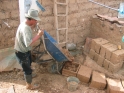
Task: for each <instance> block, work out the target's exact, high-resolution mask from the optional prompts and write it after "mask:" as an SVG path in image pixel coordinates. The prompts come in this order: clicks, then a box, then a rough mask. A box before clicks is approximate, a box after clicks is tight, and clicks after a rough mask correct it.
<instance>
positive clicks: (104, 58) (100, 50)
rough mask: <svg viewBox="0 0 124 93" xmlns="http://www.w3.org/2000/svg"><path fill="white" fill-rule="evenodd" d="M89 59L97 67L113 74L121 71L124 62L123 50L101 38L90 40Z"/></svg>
mask: <svg viewBox="0 0 124 93" xmlns="http://www.w3.org/2000/svg"><path fill="white" fill-rule="evenodd" d="M89 57H90V58H91V59H93V60H94V61H95V62H96V63H97V64H98V65H100V66H102V67H104V68H105V69H107V70H108V71H110V72H112V73H114V72H117V71H119V70H120V69H121V67H122V65H123V61H124V49H120V50H119V49H118V47H117V45H114V44H112V43H110V42H109V41H108V40H106V39H103V38H96V39H92V43H91V49H90V52H89Z"/></svg>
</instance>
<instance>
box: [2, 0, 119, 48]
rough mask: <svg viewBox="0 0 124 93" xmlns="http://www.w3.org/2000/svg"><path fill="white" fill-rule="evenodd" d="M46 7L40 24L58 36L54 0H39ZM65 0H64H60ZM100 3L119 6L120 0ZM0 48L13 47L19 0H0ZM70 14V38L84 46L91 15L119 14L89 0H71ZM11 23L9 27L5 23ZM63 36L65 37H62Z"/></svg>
mask: <svg viewBox="0 0 124 93" xmlns="http://www.w3.org/2000/svg"><path fill="white" fill-rule="evenodd" d="M38 1H39V2H40V3H41V4H42V5H43V6H44V7H45V9H46V11H45V12H41V13H40V17H41V22H40V25H41V26H42V27H43V28H44V29H46V30H47V31H48V32H49V33H50V35H52V36H53V37H54V38H56V31H55V25H54V22H55V18H54V9H53V8H54V2H53V0H38ZM59 1H61V2H63V1H64V0H59ZM97 1H98V2H100V3H103V4H106V5H109V6H112V7H114V8H118V7H119V3H120V1H118V0H97ZM0 6H1V7H0V43H1V44H0V48H5V47H11V46H13V45H14V37H15V33H16V30H17V27H18V25H19V4H18V0H0ZM68 7H69V15H68V24H69V32H68V40H69V41H70V42H74V43H76V44H78V45H79V46H82V44H83V43H84V41H85V39H86V37H87V36H88V35H89V33H90V26H91V21H90V20H91V16H92V15H94V14H96V13H99V14H108V15H110V16H117V11H114V10H110V9H108V8H105V7H102V6H99V5H96V4H93V3H91V2H89V1H88V0H69V6H68ZM60 12H62V13H63V12H64V7H61V8H60ZM60 20H61V21H60V26H63V25H64V20H63V19H60ZM3 21H4V22H7V23H8V24H9V25H10V28H8V27H7V26H6V25H5V24H4V23H3ZM61 38H63V37H61Z"/></svg>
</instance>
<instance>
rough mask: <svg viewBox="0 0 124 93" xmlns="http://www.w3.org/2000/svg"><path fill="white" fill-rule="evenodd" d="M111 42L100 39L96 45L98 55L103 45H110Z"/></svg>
mask: <svg viewBox="0 0 124 93" xmlns="http://www.w3.org/2000/svg"><path fill="white" fill-rule="evenodd" d="M108 42H109V41H107V40H106V39H103V38H99V40H98V41H96V45H95V52H96V53H98V54H99V53H100V49H101V45H103V44H106V43H108Z"/></svg>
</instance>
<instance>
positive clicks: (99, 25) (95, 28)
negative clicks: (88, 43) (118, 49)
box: [90, 18, 124, 48]
mask: <svg viewBox="0 0 124 93" xmlns="http://www.w3.org/2000/svg"><path fill="white" fill-rule="evenodd" d="M91 22H92V25H91V32H90V37H92V38H98V37H101V38H104V39H107V40H108V41H109V42H111V43H113V44H116V45H121V46H122V48H124V44H123V42H122V36H123V35H124V26H119V25H117V24H116V23H114V24H112V23H110V22H108V21H101V20H100V19H98V18H92V21H91Z"/></svg>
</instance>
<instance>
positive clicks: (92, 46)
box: [91, 39, 95, 50]
mask: <svg viewBox="0 0 124 93" xmlns="http://www.w3.org/2000/svg"><path fill="white" fill-rule="evenodd" d="M91 49H92V50H95V39H92V41H91Z"/></svg>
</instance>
